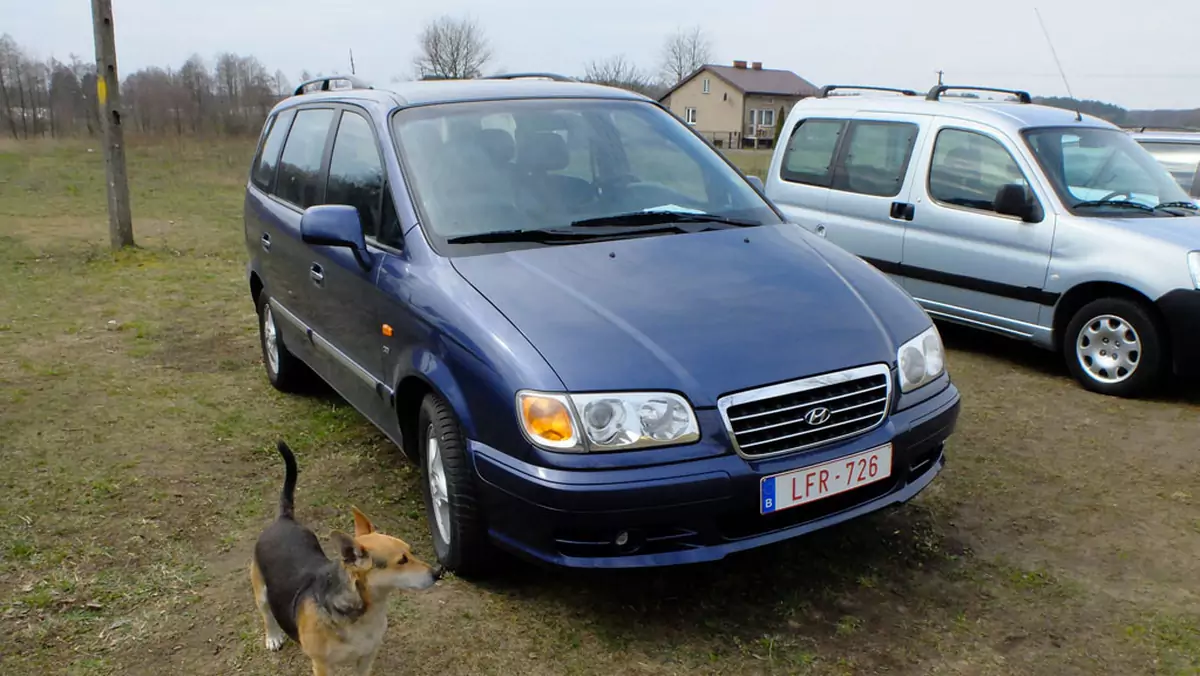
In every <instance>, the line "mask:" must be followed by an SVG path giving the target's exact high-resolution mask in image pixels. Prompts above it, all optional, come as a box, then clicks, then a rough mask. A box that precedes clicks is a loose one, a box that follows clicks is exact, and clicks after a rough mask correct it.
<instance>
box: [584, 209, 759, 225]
mask: <svg viewBox="0 0 1200 676" xmlns="http://www.w3.org/2000/svg"><path fill="white" fill-rule="evenodd" d="M664 223H722V224H725V225H730V226H735V227H739V228H748V227H753V226H756V225H762V223H759V222H758V221H750V220H746V219H744V218H732V217H729V216H717V215H716V214H694V213H689V212H686V211H631V212H629V213H626V214H615V215H613V216H600V217H599V218H585V219H583V220H579V221H573V222H572V223H571V227H573V228H595V227H601V226H606V225H632V226H641V225H662V224H664Z"/></svg>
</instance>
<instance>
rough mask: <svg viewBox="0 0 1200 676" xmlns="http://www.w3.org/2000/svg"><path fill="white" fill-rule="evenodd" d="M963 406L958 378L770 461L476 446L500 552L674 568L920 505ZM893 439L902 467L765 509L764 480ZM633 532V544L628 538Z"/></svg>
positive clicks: (582, 564) (585, 563) (592, 564)
mask: <svg viewBox="0 0 1200 676" xmlns="http://www.w3.org/2000/svg"><path fill="white" fill-rule="evenodd" d="M958 413H959V394H958V390H957V389H956V388H955V387H954V385H953V384H949V383H947V384H946V385H945V388H944V389H943V390H942V391H941V392H939V393H938V394H936V395H933V396H932V397H930V398H928V399H926V400H925V401H923V402H921V403H919V404H917V405H915V406H912V407H911V408H907V409H904V410H902V411H897V412H893V413H892V415H891V416H890V417H889V418H888V420H887V421H886V422H885V423H884V424H883V425H881V426H880V427H878V428H876V429H874V430H872V431H870V432H868V433H866V434H864V435H862V436H860V437H857V438H855V439H851V440H848V441H846V442H843V443H840V444H831V445H830V446H826V447H822V448H819V449H814V450H812V451H807V452H803V453H798V454H795V455H791V456H786V457H781V458H771V459H764V460H761V461H753V460H746V459H743V458H742V457H740V456H738V455H736V454H734V453H733V451H732V450H728V452H727V453H725V454H723V455H720V456H718V457H710V458H705V459H701V460H694V461H689V462H680V463H675V464H671V465H665V466H658V467H643V468H634V469H620V470H599V471H566V470H557V469H547V468H543V467H537V466H534V465H529V464H527V463H524V462H522V461H520V460H517V459H515V458H513V457H512V456H511V455H508V454H506V453H503V452H501V451H499V450H497V449H494V448H491V447H488V446H486V445H483V444H479V443H477V442H471V444H470V447H471V451H472V457H473V460H474V464H475V470H476V472H477V475H478V476H477V479H478V482H479V484H478V487H479V493H480V498H481V501H482V502H483V503H484V506H485V509H484V514H485V515H486V517H485V518H486V519H487V527H488V533H489V535H490V537H491V539H492V541H493V542H495V543H496V544H497V545H499V546H500V547H502V548H504V549H506V550H509V551H511V552H513V553H515V554H517V555H520V556H522V557H525V558H528V559H533V560H536V561H540V562H544V563H548V564H552V565H557V566H565V567H571V568H640V567H653V566H671V565H677V564H684V563H698V562H703V561H715V560H718V559H722V558H724V557H725V556H727V555H729V554H732V553H734V552H738V551H742V550H747V549H752V548H755V547H760V546H763V545H767V544H770V543H774V542H779V541H782V540H787V539H789V538H793V537H796V536H799V535H803V534H805V533H809V532H812V531H815V530H819V529H822V528H826V527H828V526H832V525H834V524H837V523H841V522H844V521H847V520H850V519H854V518H857V517H859V516H863V515H865V514H868V513H871V512H875V511H878V510H880V509H883V508H885V507H889V506H892V505H898V504H901V503H904V502H907V501H908V500H911V499H912V498H913V497H915V496H916V495H917V494H918V493H920V492H921V491H922V490H924V489H925V487H926V486H928V485H929V484H930V482H932V481H933V479H934V477H936V476H937V474H938V473H939V472H940V471H941V469H942V467H943V465H944V463H945V456H944V443H945V441H946V439H947V438H948V437H949V436H950V434H951V433H952V432H953V430H954V427H955V424H956V422H957V419H958ZM716 436H723V435H716ZM709 438H710V439H711V438H712V436H710V437H709ZM889 442H890V443H891V444H892V448H893V460H892V466H893V473H892V476H891V477H889V478H888V479H887V480H885V481H880V482H876V483H874V484H868V485H866V486H862V487H860V488H857V489H854V490H852V491H848V492H846V493H842V494H839V495H834V496H830V497H827V498H824V499H822V500H819V501H816V502H813V503H810V504H807V505H802V506H799V507H794V508H792V509H788V510H784V511H781V512H777V513H772V514H767V515H763V514H761V513H760V510H759V500H760V495H759V487H760V484H761V480H762V478H763V477H766V476H771V475H774V474H778V473H780V472H787V471H790V470H794V469H799V468H803V467H807V466H811V465H815V464H818V463H823V462H829V461H830V460H834V459H837V458H839V457H842V456H846V455H851V454H854V453H858V452H861V451H864V450H868V449H871V448H874V447H877V446H880V445H882V444H886V443H889ZM702 443H704V442H702ZM622 532H624V533H627V534H628V536H627V537H628V541H627V542H625V543H623V545H618V544H617V539H618V538H617V536H618V534H620V533H622Z"/></svg>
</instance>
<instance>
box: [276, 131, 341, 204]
mask: <svg viewBox="0 0 1200 676" xmlns="http://www.w3.org/2000/svg"><path fill="white" fill-rule="evenodd" d="M333 114H334V111H333V110H332V109H330V108H320V109H312V110H301V111H300V112H298V113H296V121H295V122H293V123H292V132H291V133H290V134H288V137H287V143H286V144H285V145H284V147H283V156H282V157H280V158H279V180H278V181H277V182H276V185H275V194H276V195H278V196H279V197H280V198H281V199H284V200H287V201H288V202H291V203H292V204H295V205H296V206H298V207H300V208H301V209H307V208H308V207H311V206H312V205H314V204H320V200H321V194H320V193H321V192H322V191H321V188H322V185H321V177H320V174H321V160H322V158H324V156H325V141H326V140H327V139H328V138H329V124H330V123H331V122H333Z"/></svg>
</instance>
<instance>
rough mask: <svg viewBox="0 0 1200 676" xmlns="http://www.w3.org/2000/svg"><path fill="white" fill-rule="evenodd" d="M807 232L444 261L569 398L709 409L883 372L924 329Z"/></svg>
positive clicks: (902, 298)
mask: <svg viewBox="0 0 1200 676" xmlns="http://www.w3.org/2000/svg"><path fill="white" fill-rule="evenodd" d="M812 237H813V236H811V235H807V234H806V233H805V232H804V230H803V229H802V228H800V227H798V226H795V225H780V226H763V227H756V228H747V229H731V230H720V231H713V232H704V233H697V234H689V235H666V236H649V237H637V238H633V239H626V240H617V241H608V242H592V243H586V244H575V245H564V246H547V247H539V248H533V249H523V250H517V251H510V252H506V253H496V254H486V255H480V256H471V257H460V258H455V259H453V264H454V266H455V268H456V269H457V270H458V271H459V273H460V274H462V276H463V277H464V278H465V279H466V280H467V281H468V282H470V283H471V284H472V285H473V286H474V287H475V288H476V289H477V290H478V291H479V292H480V293H481V294H483V295H484V296H485V297H487V298H488V299H489V300H490V301H491V302H492V303H493V304H494V305H495V307H496V308H497V309H498V310H499V311H500V312H502V313H503V314H504V315H505V316H506V317H507V318H508V319H509V320H510V321H511V322H512V323H513V325H514V326H516V327H517V329H518V330H520V331H521V332H522V333H523V334H524V335H525V336H526V338H527V339H528V340H529V341H530V343H531V344H532V345H533V346H534V348H536V349H537V350H538V351H539V352H540V353H541V354H542V356H543V357H544V358H545V359H546V361H547V362H548V363H549V364H550V366H551V368H553V369H554V370H555V372H556V373H557V374H558V376H559V378H560V379H561V380H562V382H563V384H564V385H565V386H566V388H567V389H568V390H569V391H572V392H580V391H629V390H672V391H678V392H682V393H684V394H686V395H687V396H688V397H689V398H690V399H691V400H692V402H693V404H694V405H696V406H700V407H705V406H714V405H715V404H716V400H717V398H718V397H720V396H721V395H723V394H727V393H729V392H734V391H738V390H743V389H747V388H752V387H755V386H760V385H765V384H770V383H777V382H782V381H787V380H792V379H795V378H800V377H804V376H808V375H813V374H818V373H825V372H829V371H835V370H839V369H844V368H849V367H853V366H859V365H862V364H867V363H879V362H882V363H887V364H893V363H894V361H895V354H896V348H897V347H898V344H899V343H900V342H903V341H905V340H908V339H909V338H911V337H912V336H915V335H916V334H918V333H920V332H921V331H922V330H924V328H926V327H927V326H929V319H928V317H927V316H926V315H925V314H924V312H923V311H921V310H920V308H919V307H917V305H916V304H915V303H914V302H913V301H912V299H911V298H909V297H908V296H907V294H905V293H904V292H903V291H901V290H900V289H899V288H898V287H897V286H896V285H895V284H894V283H892V282H891V281H890V280H888V279H887V278H886V277H885V276H884V275H882V274H880V273H878V272H876V271H875V270H874V269H873V268H870V267H869V266H868V265H867V264H866V263H863V262H862V261H861V260H859V259H857V258H854V257H853V256H850V255H849V254H847V253H845V252H844V251H842V250H841V249H836V248H833V247H832V245H829V244H828V243H826V242H824V241H823V240H817V241H816V242H812V241H811V238H812ZM818 243H819V244H818ZM814 246H819V247H820V248H822V249H824V250H826V251H823V253H824V255H822V253H818V251H817V249H816V248H814Z"/></svg>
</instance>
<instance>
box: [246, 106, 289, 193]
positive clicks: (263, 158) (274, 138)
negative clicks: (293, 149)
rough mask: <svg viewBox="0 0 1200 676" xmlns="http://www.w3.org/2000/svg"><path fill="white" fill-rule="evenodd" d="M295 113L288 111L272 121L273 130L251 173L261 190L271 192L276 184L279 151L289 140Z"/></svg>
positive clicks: (253, 181)
mask: <svg viewBox="0 0 1200 676" xmlns="http://www.w3.org/2000/svg"><path fill="white" fill-rule="evenodd" d="M293 115H295V113H294V112H293V111H290V110H287V111H284V112H282V113H280V114H279V115H276V116H275V118H274V119H273V120H272V121H271V129H270V130H269V131H268V132H267V138H266V140H265V141H263V144H262V148H261V149H260V150H259V151H258V157H257V158H255V160H254V169H253V170H252V171H251V172H250V181H251V182H252V183H254V185H256V186H258V188H259V189H261V190H265V191H267V192H271V187H272V184H274V183H275V167H276V166H277V165H278V164H279V150H280V148H283V139H285V138H287V133H288V127H289V126H290V125H291V124H292V116H293Z"/></svg>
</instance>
